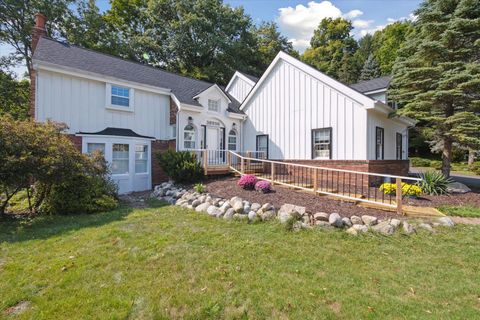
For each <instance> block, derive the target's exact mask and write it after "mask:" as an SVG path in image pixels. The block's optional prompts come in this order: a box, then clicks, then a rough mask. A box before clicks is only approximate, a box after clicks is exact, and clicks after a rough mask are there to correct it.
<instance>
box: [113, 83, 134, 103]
mask: <svg viewBox="0 0 480 320" xmlns="http://www.w3.org/2000/svg"><path fill="white" fill-rule="evenodd" d="M110 103H111V105H112V106H116V107H127V108H128V107H130V89H129V88H125V87H120V86H115V85H112V86H111V90H110Z"/></svg>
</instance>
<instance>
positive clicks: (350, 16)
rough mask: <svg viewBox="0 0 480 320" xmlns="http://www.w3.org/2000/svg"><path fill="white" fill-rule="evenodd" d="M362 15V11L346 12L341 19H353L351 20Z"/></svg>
mask: <svg viewBox="0 0 480 320" xmlns="http://www.w3.org/2000/svg"><path fill="white" fill-rule="evenodd" d="M362 14H363V12H362V11H360V10H357V9H355V10H351V11H348V12H347V13H345V14H344V15H343V17H344V18H345V19H353V18H356V17H359V16H361V15H362Z"/></svg>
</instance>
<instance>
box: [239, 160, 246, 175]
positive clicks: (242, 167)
mask: <svg viewBox="0 0 480 320" xmlns="http://www.w3.org/2000/svg"><path fill="white" fill-rule="evenodd" d="M244 170H245V162H244V159H243V157H241V158H240V173H241V174H243V172H244Z"/></svg>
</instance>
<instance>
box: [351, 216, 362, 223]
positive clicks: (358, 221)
mask: <svg viewBox="0 0 480 320" xmlns="http://www.w3.org/2000/svg"><path fill="white" fill-rule="evenodd" d="M350 221H352V224H363V220H362V218H360V217H358V216H351V217H350Z"/></svg>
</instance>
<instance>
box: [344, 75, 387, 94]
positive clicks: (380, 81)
mask: <svg viewBox="0 0 480 320" xmlns="http://www.w3.org/2000/svg"><path fill="white" fill-rule="evenodd" d="M390 81H392V77H391V76H383V77H380V78H375V79H371V80H366V81H360V82H358V83H355V84H352V85H350V87H352V88H353V89H355V90H357V91H360V92H361V93H366V92H372V91H377V90H387V89H388V87H389V86H390Z"/></svg>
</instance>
